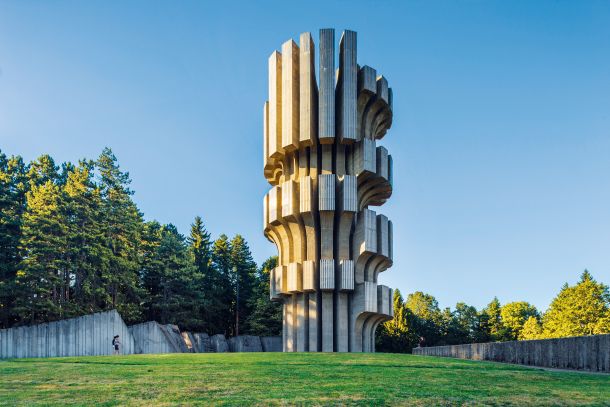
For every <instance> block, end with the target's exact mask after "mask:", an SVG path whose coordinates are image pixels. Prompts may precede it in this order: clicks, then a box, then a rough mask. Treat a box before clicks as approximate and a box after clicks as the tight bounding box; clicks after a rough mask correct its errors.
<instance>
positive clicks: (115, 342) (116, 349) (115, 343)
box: [112, 335, 121, 355]
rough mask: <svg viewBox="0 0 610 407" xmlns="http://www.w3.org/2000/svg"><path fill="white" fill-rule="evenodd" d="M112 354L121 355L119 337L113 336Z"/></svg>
mask: <svg viewBox="0 0 610 407" xmlns="http://www.w3.org/2000/svg"><path fill="white" fill-rule="evenodd" d="M112 348H113V350H112V354H113V355H118V354H120V353H121V341H120V340H119V335H114V338H112Z"/></svg>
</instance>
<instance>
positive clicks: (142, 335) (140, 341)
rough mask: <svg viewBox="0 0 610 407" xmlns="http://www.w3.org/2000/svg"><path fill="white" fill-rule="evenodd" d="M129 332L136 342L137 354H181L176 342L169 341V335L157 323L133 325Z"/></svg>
mask: <svg viewBox="0 0 610 407" xmlns="http://www.w3.org/2000/svg"><path fill="white" fill-rule="evenodd" d="M129 330H130V331H131V334H132V335H133V338H134V341H135V345H136V351H135V353H177V352H181V351H180V348H179V347H178V346H176V344H175V342H174V341H172V340H170V339H168V337H167V333H166V332H164V330H163V329H162V328H161V325H160V324H159V323H157V322H155V321H150V322H144V323H142V324H137V325H132V326H130V327H129Z"/></svg>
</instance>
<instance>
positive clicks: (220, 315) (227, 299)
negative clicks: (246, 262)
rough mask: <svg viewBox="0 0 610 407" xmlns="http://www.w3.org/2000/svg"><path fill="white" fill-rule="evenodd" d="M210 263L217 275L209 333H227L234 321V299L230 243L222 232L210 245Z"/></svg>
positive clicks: (211, 305)
mask: <svg viewBox="0 0 610 407" xmlns="http://www.w3.org/2000/svg"><path fill="white" fill-rule="evenodd" d="M212 265H213V267H214V270H215V272H216V273H217V276H218V283H217V284H216V290H215V295H214V297H213V301H212V304H210V307H211V310H212V311H211V314H212V317H211V320H210V328H209V329H210V334H217V333H223V334H225V335H228V334H229V332H230V331H231V326H233V323H234V321H235V314H234V313H233V311H234V310H233V309H232V308H231V307H230V304H232V302H233V299H234V292H233V285H232V281H231V277H232V274H233V271H232V268H233V265H232V261H231V244H230V242H229V238H228V237H227V236H226V235H224V234H222V235H220V236H219V237H218V239H216V240H215V241H214V245H213V247H212Z"/></svg>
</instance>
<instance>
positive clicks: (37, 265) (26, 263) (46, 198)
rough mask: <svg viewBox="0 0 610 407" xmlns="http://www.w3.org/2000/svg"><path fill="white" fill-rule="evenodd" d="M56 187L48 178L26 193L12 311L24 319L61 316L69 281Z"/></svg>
mask: <svg viewBox="0 0 610 407" xmlns="http://www.w3.org/2000/svg"><path fill="white" fill-rule="evenodd" d="M62 204H63V203H62V200H61V193H60V189H59V187H58V186H57V185H55V184H54V183H53V181H51V180H47V181H46V182H45V183H44V184H42V185H40V186H37V185H36V184H33V187H32V190H31V191H29V192H28V193H27V207H26V211H25V213H24V216H23V226H22V236H21V241H20V245H21V249H22V250H23V254H24V255H23V260H22V262H21V264H20V266H19V270H18V271H17V279H16V292H15V294H16V295H15V298H16V300H15V312H16V314H17V315H18V316H19V319H20V320H21V321H23V322H26V323H38V322H44V321H52V320H56V319H60V318H62V317H64V309H65V306H66V305H67V301H68V300H69V298H67V297H68V296H67V293H68V291H69V281H66V272H67V263H66V252H65V248H66V247H67V237H66V235H67V234H66V227H65V225H66V221H65V219H64V217H63V209H62Z"/></svg>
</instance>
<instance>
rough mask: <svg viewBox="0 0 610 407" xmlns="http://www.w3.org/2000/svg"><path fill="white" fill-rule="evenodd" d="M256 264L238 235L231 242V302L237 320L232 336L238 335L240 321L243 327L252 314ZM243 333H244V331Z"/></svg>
mask: <svg viewBox="0 0 610 407" xmlns="http://www.w3.org/2000/svg"><path fill="white" fill-rule="evenodd" d="M256 269H257V267H256V263H255V262H254V260H253V259H252V253H251V252H250V248H249V247H248V243H247V242H246V241H245V239H244V238H243V237H242V236H241V235H236V236H235V237H234V238H233V239H232V240H231V268H230V272H231V274H230V276H231V279H230V280H231V286H232V290H233V298H232V301H231V312H232V314H233V315H235V320H234V321H233V323H232V324H231V325H230V333H231V335H236V334H238V333H239V332H238V326H237V324H238V323H239V320H241V324H242V327H243V326H244V322H245V321H246V320H247V319H248V317H249V316H250V313H251V312H252V304H251V299H252V295H253V291H254V285H255V284H254V283H255V279H256ZM242 332H243V331H242Z"/></svg>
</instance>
